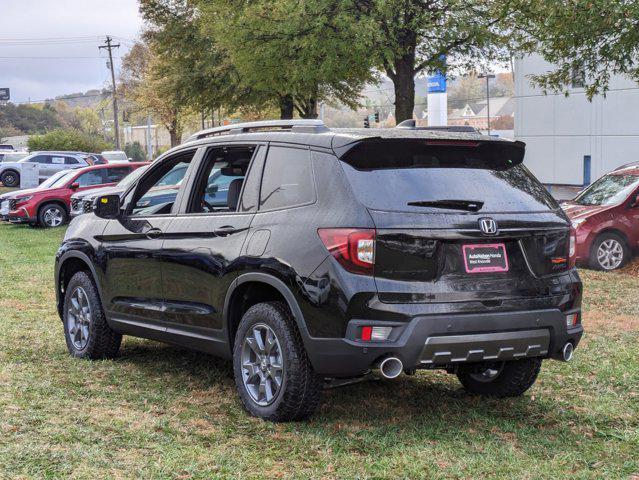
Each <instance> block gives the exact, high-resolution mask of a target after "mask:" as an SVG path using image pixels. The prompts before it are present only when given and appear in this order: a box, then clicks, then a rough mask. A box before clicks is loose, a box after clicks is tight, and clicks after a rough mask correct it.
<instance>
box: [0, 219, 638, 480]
mask: <svg viewBox="0 0 639 480" xmlns="http://www.w3.org/2000/svg"><path fill="white" fill-rule="evenodd" d="M62 235H63V230H55V231H51V230H42V229H31V228H27V227H18V226H11V225H0V329H1V330H0V331H1V333H0V478H91V479H94V478H181V479H185V478H218V477H227V478H279V477H284V478H289V477H295V478H363V477H375V478H393V479H395V478H535V479H537V478H549V479H550V478H552V479H554V478H571V479H573V478H593V479H594V478H615V479H616V478H632V477H633V476H636V475H639V454H638V452H639V393H638V390H639V388H638V385H639V359H638V356H637V351H638V350H637V349H638V347H637V345H638V341H639V322H637V316H638V313H639V311H638V310H637V308H638V307H637V302H638V301H639V300H638V299H639V278H637V277H636V276H633V275H631V274H602V273H593V272H588V271H582V272H581V273H582V277H583V280H584V282H585V285H586V295H585V305H586V306H587V307H588V308H589V310H590V311H589V312H588V314H587V316H586V318H585V321H584V323H585V328H586V329H587V335H586V337H585V339H584V341H583V343H582V346H581V347H580V348H579V349H578V350H577V352H576V355H575V359H574V361H573V362H571V363H569V364H564V363H559V362H554V361H547V362H544V365H543V367H542V373H541V375H540V377H539V380H538V382H537V384H536V385H535V386H534V387H533V388H532V389H531V390H530V391H529V392H528V393H527V394H526V395H525V396H523V397H521V398H517V399H507V400H486V399H481V398H478V397H471V396H468V395H466V394H465V393H464V392H463V391H462V390H461V389H460V386H459V384H458V382H457V380H456V379H455V378H454V377H452V376H449V375H446V374H444V373H440V372H420V373H418V374H417V375H415V376H412V377H407V376H402V377H400V379H398V380H397V381H379V382H368V383H364V384H359V385H355V386H350V387H344V388H339V389H334V390H331V391H328V392H326V395H325V398H324V402H323V405H322V407H321V409H320V411H319V412H318V413H317V414H316V415H315V416H314V417H313V418H312V419H311V420H310V421H308V422H304V423H290V424H279V425H277V424H272V423H266V422H263V421H261V420H257V419H255V418H251V417H248V416H247V415H246V414H245V413H244V411H243V410H242V408H241V406H240V403H239V401H238V399H237V396H236V394H235V387H234V384H233V380H232V376H231V368H230V364H229V363H228V362H225V361H221V360H217V359H215V358H212V357H209V356H206V355H203V354H198V353H193V352H189V351H186V350H181V349H178V348H174V347H171V346H166V345H161V344H158V343H154V342H150V341H144V340H138V339H133V338H126V339H125V341H124V343H123V347H122V351H121V356H120V357H119V358H118V359H117V360H116V361H101V362H88V361H81V360H74V359H71V358H70V357H69V356H68V355H67V353H66V347H65V343H64V339H63V333H62V325H61V323H60V320H59V319H58V317H57V315H56V312H55V308H54V290H53V256H54V253H55V251H56V249H57V246H58V245H59V242H60V240H61V238H62Z"/></svg>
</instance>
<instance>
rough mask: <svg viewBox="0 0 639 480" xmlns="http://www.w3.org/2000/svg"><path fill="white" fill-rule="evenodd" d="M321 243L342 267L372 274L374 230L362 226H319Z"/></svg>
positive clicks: (363, 273) (364, 273)
mask: <svg viewBox="0 0 639 480" xmlns="http://www.w3.org/2000/svg"><path fill="white" fill-rule="evenodd" d="M317 233H318V234H319V237H320V239H321V240H322V243H323V244H324V246H325V247H326V249H327V250H328V251H329V253H330V254H331V255H332V256H333V257H334V258H335V259H336V260H337V261H338V262H339V263H340V265H341V266H342V267H344V269H346V270H347V271H349V272H351V273H357V274H360V275H372V274H373V266H374V265H375V230H374V229H362V228H320V229H319V230H318V231H317Z"/></svg>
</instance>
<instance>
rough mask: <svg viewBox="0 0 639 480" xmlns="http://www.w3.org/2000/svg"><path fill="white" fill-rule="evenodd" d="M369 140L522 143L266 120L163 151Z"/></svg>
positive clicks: (206, 133) (346, 145) (333, 146)
mask: <svg viewBox="0 0 639 480" xmlns="http://www.w3.org/2000/svg"><path fill="white" fill-rule="evenodd" d="M371 140H449V141H475V142H508V143H516V144H520V145H521V146H522V147H523V146H524V143H523V142H513V141H512V140H508V139H502V138H496V137H490V136H487V135H481V134H479V133H475V132H456V131H450V130H425V129H419V128H328V127H326V126H325V125H324V123H323V122H322V121H321V120H270V121H263V122H248V123H241V124H234V125H227V126H225V127H216V128H211V129H207V130H203V131H201V132H198V133H196V134H194V135H192V136H191V137H190V138H189V139H188V140H187V142H185V143H184V144H182V145H179V146H178V147H175V148H173V149H171V150H169V151H168V152H166V153H172V152H175V151H178V150H180V149H182V148H184V147H187V146H201V145H207V144H216V143H227V142H243V141H245V142H260V141H263V142H267V141H268V142H281V143H289V144H294V145H304V146H310V147H316V148H322V149H328V150H333V151H334V152H335V153H337V154H338V156H339V155H340V153H343V152H345V151H347V150H349V149H350V147H351V146H352V145H353V144H355V143H359V142H361V141H371ZM166 153H165V155H166ZM163 156H164V155H163Z"/></svg>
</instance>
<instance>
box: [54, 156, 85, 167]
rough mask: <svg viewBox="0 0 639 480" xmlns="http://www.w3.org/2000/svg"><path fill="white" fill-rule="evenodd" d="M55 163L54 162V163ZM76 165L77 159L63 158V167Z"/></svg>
mask: <svg viewBox="0 0 639 480" xmlns="http://www.w3.org/2000/svg"><path fill="white" fill-rule="evenodd" d="M54 163H55V162H54ZM78 163H80V162H78V159H77V158H73V157H64V164H65V165H77V164H78Z"/></svg>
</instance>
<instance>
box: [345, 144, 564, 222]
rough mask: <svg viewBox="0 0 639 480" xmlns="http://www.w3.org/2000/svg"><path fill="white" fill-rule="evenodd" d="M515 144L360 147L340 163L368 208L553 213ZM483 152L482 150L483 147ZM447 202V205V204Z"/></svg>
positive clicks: (551, 203) (552, 203)
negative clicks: (549, 210)
mask: <svg viewBox="0 0 639 480" xmlns="http://www.w3.org/2000/svg"><path fill="white" fill-rule="evenodd" d="M514 146H515V145H514V144H506V143H505V144H504V145H498V146H497V148H493V147H495V146H494V145H485V146H483V147H480V146H458V145H446V146H444V145H435V146H430V145H424V144H417V143H413V144H411V143H410V142H384V143H372V144H368V145H366V144H362V145H361V146H360V147H359V148H358V147H356V149H355V151H352V152H349V154H348V155H347V156H346V157H345V159H344V161H343V162H342V166H343V168H344V171H345V172H346V176H347V177H348V179H349V181H350V183H351V185H352V187H353V190H354V192H355V195H356V196H357V197H358V198H359V200H360V201H361V202H362V203H363V204H364V205H366V206H367V207H369V208H372V209H376V210H394V211H410V212H442V213H443V212H446V211H449V212H453V211H460V210H464V209H465V207H468V206H470V205H478V206H479V208H478V209H477V211H478V212H479V213H488V212H518V211H522V212H529V211H544V210H548V209H556V208H558V205H557V203H556V202H555V200H554V199H553V198H552V197H551V196H550V194H549V193H548V191H547V190H546V188H545V187H544V186H543V185H542V184H541V183H539V181H538V180H537V179H536V178H535V177H534V176H533V175H532V174H531V173H530V172H529V171H528V170H527V169H526V168H525V167H524V166H523V165H520V164H519V162H521V160H522V158H523V152H519V153H517V151H515V150H513V151H511V149H513V148H514ZM484 147H485V148H484ZM451 201H452V202H451Z"/></svg>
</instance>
